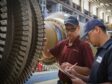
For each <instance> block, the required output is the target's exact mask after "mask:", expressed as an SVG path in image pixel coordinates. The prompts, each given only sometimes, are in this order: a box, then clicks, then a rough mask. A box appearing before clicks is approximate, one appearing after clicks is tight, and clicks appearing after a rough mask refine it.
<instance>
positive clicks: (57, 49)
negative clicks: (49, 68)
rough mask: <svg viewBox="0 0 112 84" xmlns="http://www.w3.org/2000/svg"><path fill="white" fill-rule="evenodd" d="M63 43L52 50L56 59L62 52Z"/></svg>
mask: <svg viewBox="0 0 112 84" xmlns="http://www.w3.org/2000/svg"><path fill="white" fill-rule="evenodd" d="M61 46H62V42H59V43H57V44H56V45H55V46H54V47H53V48H51V49H50V53H51V54H52V55H53V56H54V57H58V56H59V54H60V52H61Z"/></svg>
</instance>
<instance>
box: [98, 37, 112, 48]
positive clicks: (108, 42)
mask: <svg viewBox="0 0 112 84" xmlns="http://www.w3.org/2000/svg"><path fill="white" fill-rule="evenodd" d="M110 44H112V39H109V40H108V41H107V42H106V43H105V44H104V45H103V46H101V47H100V48H105V49H107V48H108V47H109V45H110Z"/></svg>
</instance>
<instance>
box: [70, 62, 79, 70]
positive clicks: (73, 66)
mask: <svg viewBox="0 0 112 84" xmlns="http://www.w3.org/2000/svg"><path fill="white" fill-rule="evenodd" d="M77 64H78V63H75V64H74V65H72V66H71V67H70V68H69V69H72V68H73V67H75V66H76V65H77Z"/></svg>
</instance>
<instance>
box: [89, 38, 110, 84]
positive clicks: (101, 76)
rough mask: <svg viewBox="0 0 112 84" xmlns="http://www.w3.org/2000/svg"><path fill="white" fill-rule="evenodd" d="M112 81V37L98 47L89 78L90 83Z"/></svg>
mask: <svg viewBox="0 0 112 84" xmlns="http://www.w3.org/2000/svg"><path fill="white" fill-rule="evenodd" d="M104 82H112V39H109V40H108V41H107V42H106V43H105V44H104V45H103V46H102V47H100V48H98V51H97V53H96V58H95V61H94V63H93V66H92V71H91V74H90V78H89V83H90V84H98V83H104Z"/></svg>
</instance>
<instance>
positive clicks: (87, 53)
mask: <svg viewBox="0 0 112 84" xmlns="http://www.w3.org/2000/svg"><path fill="white" fill-rule="evenodd" d="M83 57H84V66H86V67H89V68H91V67H92V64H93V61H94V56H93V52H92V49H91V47H90V45H89V43H84V44H83Z"/></svg>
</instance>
